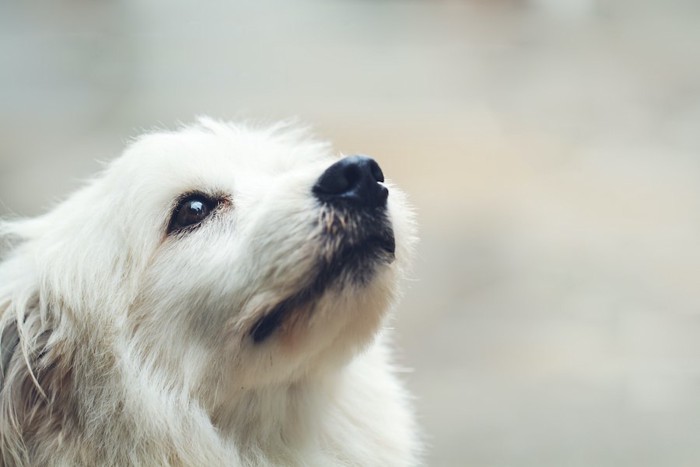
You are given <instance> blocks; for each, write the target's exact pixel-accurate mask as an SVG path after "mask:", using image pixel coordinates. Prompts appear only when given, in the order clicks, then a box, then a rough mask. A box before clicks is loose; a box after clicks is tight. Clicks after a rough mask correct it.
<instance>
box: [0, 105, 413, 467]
mask: <svg viewBox="0 0 700 467" xmlns="http://www.w3.org/2000/svg"><path fill="white" fill-rule="evenodd" d="M335 160H336V158H334V157H332V156H331V155H330V151H329V148H328V147H327V146H326V145H324V144H320V143H317V142H314V141H310V140H308V139H307V138H306V137H305V136H304V133H303V132H301V131H298V130H293V129H290V128H287V127H284V126H278V127H276V128H268V129H253V128H249V127H245V126H235V125H231V124H224V123H220V122H215V121H211V120H208V119H201V120H200V121H199V123H198V124H197V125H194V126H190V127H187V128H184V129H182V130H180V131H177V132H161V133H154V134H149V135H145V136H143V137H141V138H139V139H138V140H137V141H135V142H134V143H133V144H132V145H131V146H130V147H129V148H128V149H127V150H126V151H125V153H124V154H123V155H122V157H120V158H118V159H116V160H115V161H114V162H112V163H111V164H109V166H108V167H107V168H106V170H105V171H104V172H103V173H102V174H101V175H100V176H98V177H97V178H96V179H95V180H94V181H92V183H90V184H88V185H87V186H86V187H84V188H83V189H82V190H80V191H78V192H77V193H75V194H73V195H72V196H71V197H70V198H68V199H67V200H66V201H65V202H63V203H62V204H60V205H58V206H57V207H56V208H55V209H53V210H52V211H51V212H49V213H47V214H45V215H43V216H41V217H38V218H34V219H28V220H21V221H13V222H6V223H4V224H2V236H3V237H4V238H5V239H6V240H7V241H8V242H9V245H11V248H10V249H9V251H8V254H7V255H6V258H5V260H4V261H3V262H2V263H1V264H0V331H2V330H7V329H9V330H10V331H12V329H13V328H12V326H13V325H14V326H15V327H16V333H17V334H19V336H20V339H19V345H18V347H17V349H16V350H15V351H14V352H10V353H9V354H10V355H11V360H10V364H9V365H8V368H5V370H6V372H7V373H6V376H5V380H4V382H3V381H1V380H0V383H1V384H2V392H0V452H1V455H0V465H3V463H4V465H7V466H10V465H147V466H148V465H188V466H214V465H222V466H223V465H230V466H239V465H241V466H242V465H246V466H247V465H251V466H253V465H255V466H269V465H290V466H297V465H298V466H302V465H303V466H334V465H343V466H355V465H358V466H409V465H415V464H416V463H417V462H418V457H417V454H418V451H419V442H418V439H417V437H416V434H415V427H414V421H413V417H412V414H411V411H410V408H409V404H408V400H407V399H408V398H407V394H406V393H405V391H404V389H403V388H402V386H401V384H400V383H399V382H398V380H397V378H396V376H395V374H394V373H395V369H394V367H393V366H392V364H391V358H390V355H389V352H388V347H387V344H386V340H387V339H386V337H385V333H386V331H384V330H383V329H384V328H385V327H386V321H387V316H388V310H389V309H390V308H391V306H392V304H393V302H394V301H395V299H396V295H397V281H398V280H399V279H400V276H401V273H402V270H403V269H404V267H405V264H406V260H407V259H408V257H409V256H410V255H409V250H410V246H411V243H412V235H413V234H412V231H413V230H412V225H411V219H410V215H409V210H408V209H407V207H406V204H405V201H404V197H403V195H402V193H401V192H400V191H398V190H397V189H396V188H394V187H391V186H390V195H389V210H388V212H389V218H390V220H391V223H392V226H393V229H394V233H395V238H396V244H397V245H396V247H397V249H396V261H395V262H393V263H392V264H386V265H382V266H381V267H380V268H378V269H377V271H376V274H375V275H374V276H373V279H372V281H371V282H370V283H369V284H366V285H364V286H359V285H347V286H346V287H343V288H342V290H337V289H332V290H328V291H326V292H325V293H324V294H323V295H322V296H321V297H318V299H317V301H316V303H315V304H314V312H313V314H311V315H310V316H309V317H308V319H300V320H299V321H298V322H297V323H296V324H293V325H290V327H289V329H286V330H285V332H284V333H280V335H274V336H272V337H271V338H270V339H268V340H267V341H265V342H263V343H262V344H260V345H253V344H252V343H251V340H250V339H249V338H246V333H247V332H248V330H249V328H250V326H251V324H252V323H254V322H255V320H256V319H258V318H259V317H260V315H261V313H263V312H264V310H265V309H266V307H269V306H270V305H272V304H274V303H276V302H279V301H280V300H283V299H284V298H285V297H287V296H289V295H290V294H293V293H294V292H295V291H296V290H297V289H298V288H299V287H300V284H302V283H303V282H304V280H305V279H306V278H307V276H308V275H309V274H310V272H311V269H312V268H313V265H314V260H315V259H316V258H315V255H317V254H318V251H317V250H316V248H317V245H314V239H315V237H314V232H315V230H314V229H315V228H316V227H314V226H315V225H316V224H317V221H318V216H319V206H318V203H317V202H316V201H315V200H314V197H313V196H312V193H311V187H312V185H313V184H314V182H315V180H317V179H318V177H319V176H320V174H321V173H322V172H323V171H324V170H325V168H327V167H328V166H330V165H331V164H332V163H333V162H334V161H335ZM387 184H388V182H387ZM192 190H200V191H203V192H206V193H212V194H216V195H221V196H225V197H226V199H227V200H228V202H229V204H228V205H227V206H225V207H224V208H222V209H221V210H220V211H217V213H216V215H215V216H212V218H211V219H208V220H207V221H206V222H205V223H203V224H202V225H201V226H200V227H199V228H198V229H197V230H195V231H193V232H190V233H189V234H187V235H182V236H167V235H166V234H165V230H166V226H167V223H168V219H169V216H170V213H171V211H172V209H173V203H174V202H175V201H174V200H176V199H177V198H178V196H180V195H181V194H182V193H186V192H190V191H192ZM13 323H14V324H13ZM17 323H19V324H17ZM3 339H4V342H3V346H8V345H11V332H9V331H8V332H6V333H5V335H4V336H3ZM6 354H7V351H6Z"/></svg>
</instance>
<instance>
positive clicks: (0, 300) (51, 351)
mask: <svg viewBox="0 0 700 467" xmlns="http://www.w3.org/2000/svg"><path fill="white" fill-rule="evenodd" d="M16 253H17V252H15V254H13V255H12V256H11V257H10V258H9V259H7V260H6V261H4V262H2V263H0V466H2V465H7V466H10V465H28V464H29V458H28V454H27V453H28V452H29V451H30V450H31V449H32V446H31V445H29V442H28V440H29V439H42V438H43V439H52V438H53V439H58V437H49V436H48V434H49V433H50V432H53V433H56V432H57V431H60V430H61V429H62V426H63V425H64V423H63V421H64V419H65V417H66V416H68V414H70V411H66V407H65V404H66V401H67V395H68V394H69V393H70V390H69V388H68V385H69V383H70V380H71V369H70V366H69V365H68V364H67V362H68V359H67V358H66V355H64V354H63V351H62V348H63V347H65V346H62V345H61V343H60V341H58V340H57V339H56V338H55V336H54V332H53V331H54V330H53V325H52V322H53V321H54V320H53V319H50V318H49V316H48V313H46V311H47V310H48V309H49V308H51V306H50V305H48V304H47V303H42V298H41V297H42V294H41V292H40V291H39V287H38V286H37V285H36V283H37V282H38V281H36V280H35V279H34V278H33V277H32V276H33V275H32V274H30V273H28V268H27V267H26V265H25V264H24V262H23V261H22V258H21V254H16ZM54 311H55V310H54ZM51 315H54V313H51Z"/></svg>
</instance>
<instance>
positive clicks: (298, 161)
mask: <svg viewBox="0 0 700 467" xmlns="http://www.w3.org/2000/svg"><path fill="white" fill-rule="evenodd" d="M207 123H208V126H206V127H205V126H202V125H197V126H193V127H187V128H184V129H182V130H180V131H177V132H164V133H151V134H147V135H144V136H142V137H140V138H139V139H137V140H136V141H135V142H134V143H133V144H132V145H131V146H130V147H129V148H128V149H127V151H126V152H125V154H124V156H123V157H122V158H121V159H119V160H118V161H117V162H116V164H115V165H116V166H117V170H119V171H122V170H126V171H129V172H133V176H135V177H141V178H143V177H145V178H156V179H158V180H161V181H163V180H170V181H172V182H174V183H175V184H179V185H181V184H183V183H184V182H186V181H190V182H196V181H201V182H206V183H214V184H216V183H217V182H219V183H224V184H228V183H231V182H232V181H233V179H234V178H236V177H237V176H239V175H240V176H241V177H243V176H245V177H246V178H247V177H250V176H252V177H255V178H261V177H265V176H274V175H278V174H283V173H286V172H290V171H294V170H304V168H305V167H310V166H313V165H316V164H317V163H318V162H319V161H320V160H324V159H328V158H330V155H329V151H328V148H327V146H326V145H325V144H324V143H319V142H316V141H313V140H310V139H308V138H306V137H305V135H304V134H303V132H302V131H299V130H294V129H290V128H285V129H279V128H272V129H251V128H247V127H238V126H233V125H230V124H223V123H218V122H212V121H207Z"/></svg>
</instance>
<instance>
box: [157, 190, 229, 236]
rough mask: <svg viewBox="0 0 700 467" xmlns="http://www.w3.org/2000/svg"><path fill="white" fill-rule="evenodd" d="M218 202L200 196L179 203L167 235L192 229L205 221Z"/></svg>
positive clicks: (192, 196) (189, 197)
mask: <svg viewBox="0 0 700 467" xmlns="http://www.w3.org/2000/svg"><path fill="white" fill-rule="evenodd" d="M217 204H218V202H217V201H216V200H213V199H211V198H208V197H206V196H204V195H202V194H195V195H190V196H187V197H186V198H184V199H183V200H181V201H180V202H179V204H178V205H177V207H176V208H175V211H173V216H172V218H171V219H170V225H169V226H168V234H170V233H172V232H177V231H180V230H183V229H185V228H187V227H194V226H196V225H198V224H199V223H201V222H202V221H203V220H204V219H206V218H207V217H208V216H209V214H211V212H212V211H213V210H214V209H215V208H216V206H217Z"/></svg>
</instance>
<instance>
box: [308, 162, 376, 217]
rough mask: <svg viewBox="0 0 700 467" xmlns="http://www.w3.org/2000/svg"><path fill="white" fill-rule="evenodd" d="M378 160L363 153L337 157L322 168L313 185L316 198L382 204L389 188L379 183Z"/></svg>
mask: <svg viewBox="0 0 700 467" xmlns="http://www.w3.org/2000/svg"><path fill="white" fill-rule="evenodd" d="M383 181H384V174H383V173H382V169H381V168H379V164H377V161H375V160H374V159H372V158H369V157H365V156H350V157H346V158H345V159H341V160H339V161H338V162H336V163H335V164H333V165H331V166H330V167H328V168H327V169H326V171H325V172H323V174H321V177H320V178H319V179H318V181H317V182H316V184H315V185H314V187H313V192H314V194H315V195H316V197H317V198H318V199H320V200H321V201H325V202H329V203H349V204H354V205H356V206H360V207H384V206H386V199H387V197H388V196H389V190H388V189H387V188H386V187H385V186H384V185H382V184H381V182H383Z"/></svg>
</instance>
